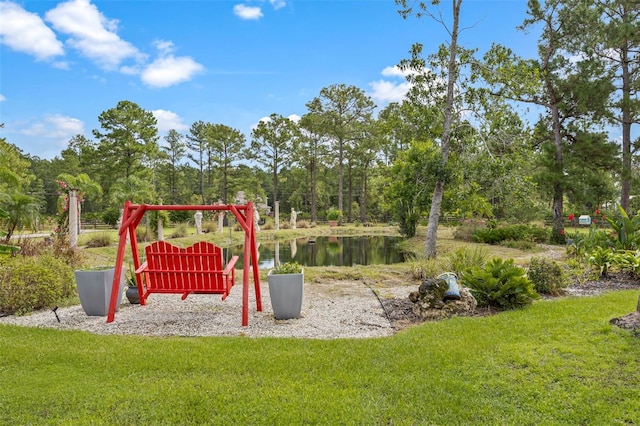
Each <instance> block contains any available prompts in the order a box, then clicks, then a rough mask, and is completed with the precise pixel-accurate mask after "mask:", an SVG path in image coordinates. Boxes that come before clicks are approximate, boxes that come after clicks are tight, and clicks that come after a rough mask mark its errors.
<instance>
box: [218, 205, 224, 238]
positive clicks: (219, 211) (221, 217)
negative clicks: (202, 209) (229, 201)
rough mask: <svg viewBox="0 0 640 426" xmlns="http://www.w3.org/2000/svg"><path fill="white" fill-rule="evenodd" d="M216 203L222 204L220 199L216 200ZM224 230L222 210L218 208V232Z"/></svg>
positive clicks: (220, 232)
mask: <svg viewBox="0 0 640 426" xmlns="http://www.w3.org/2000/svg"><path fill="white" fill-rule="evenodd" d="M218 205H219V206H221V205H222V200H218ZM223 232H224V210H218V233H219V234H222V233H223Z"/></svg>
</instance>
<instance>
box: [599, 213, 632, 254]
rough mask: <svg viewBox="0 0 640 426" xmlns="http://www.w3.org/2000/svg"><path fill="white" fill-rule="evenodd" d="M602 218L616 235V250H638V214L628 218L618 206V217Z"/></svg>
mask: <svg viewBox="0 0 640 426" xmlns="http://www.w3.org/2000/svg"><path fill="white" fill-rule="evenodd" d="M603 217H604V219H605V220H606V221H607V222H609V224H610V225H611V227H612V228H613V230H614V231H615V233H616V236H617V241H616V245H617V247H618V248H621V249H623V250H635V249H636V248H640V247H639V246H640V214H637V215H635V216H633V217H631V218H630V217H629V216H628V215H627V212H626V211H625V210H624V209H623V208H622V207H621V206H618V216H616V217H613V218H611V217H607V216H603Z"/></svg>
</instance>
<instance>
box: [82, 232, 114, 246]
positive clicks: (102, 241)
mask: <svg viewBox="0 0 640 426" xmlns="http://www.w3.org/2000/svg"><path fill="white" fill-rule="evenodd" d="M112 242H113V241H112V239H111V237H110V236H109V235H108V234H91V236H90V237H89V241H87V247H88V248H95V247H109V246H110V245H111V243H112Z"/></svg>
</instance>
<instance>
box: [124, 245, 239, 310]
mask: <svg viewBox="0 0 640 426" xmlns="http://www.w3.org/2000/svg"><path fill="white" fill-rule="evenodd" d="M145 253H146V259H147V260H146V261H145V262H144V263H143V264H142V265H141V266H140V267H139V268H138V269H136V278H137V279H138V280H139V281H140V283H141V286H142V288H143V292H142V293H140V300H141V301H146V299H147V297H148V296H149V295H150V294H151V293H182V300H184V299H186V297H187V296H188V295H189V294H193V293H195V294H206V293H208V294H221V295H222V300H225V299H226V298H227V296H228V295H229V292H230V291H231V287H233V285H234V284H235V269H234V267H235V264H236V262H237V261H238V256H233V257H232V258H231V260H229V263H227V265H226V266H225V267H223V265H222V260H223V259H222V250H221V249H220V247H217V246H215V245H213V244H211V243H209V242H205V241H200V242H198V243H195V244H194V245H192V246H190V247H187V248H180V247H176V246H174V245H171V244H169V243H166V242H164V241H156V242H154V243H152V244H150V245H148V246H147V247H146V248H145ZM138 277H139V278H138Z"/></svg>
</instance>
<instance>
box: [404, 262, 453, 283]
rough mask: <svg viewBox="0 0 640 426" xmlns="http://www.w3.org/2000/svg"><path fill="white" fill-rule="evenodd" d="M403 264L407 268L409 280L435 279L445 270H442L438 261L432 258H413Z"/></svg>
mask: <svg viewBox="0 0 640 426" xmlns="http://www.w3.org/2000/svg"><path fill="white" fill-rule="evenodd" d="M405 264H406V265H407V266H408V267H409V273H410V274H411V278H413V279H417V280H425V279H427V278H435V277H437V276H438V275H439V274H440V273H442V271H443V270H445V269H447V268H442V267H441V262H440V260H439V259H434V258H431V259H427V258H425V257H414V258H412V259H407V261H406V262H405Z"/></svg>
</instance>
